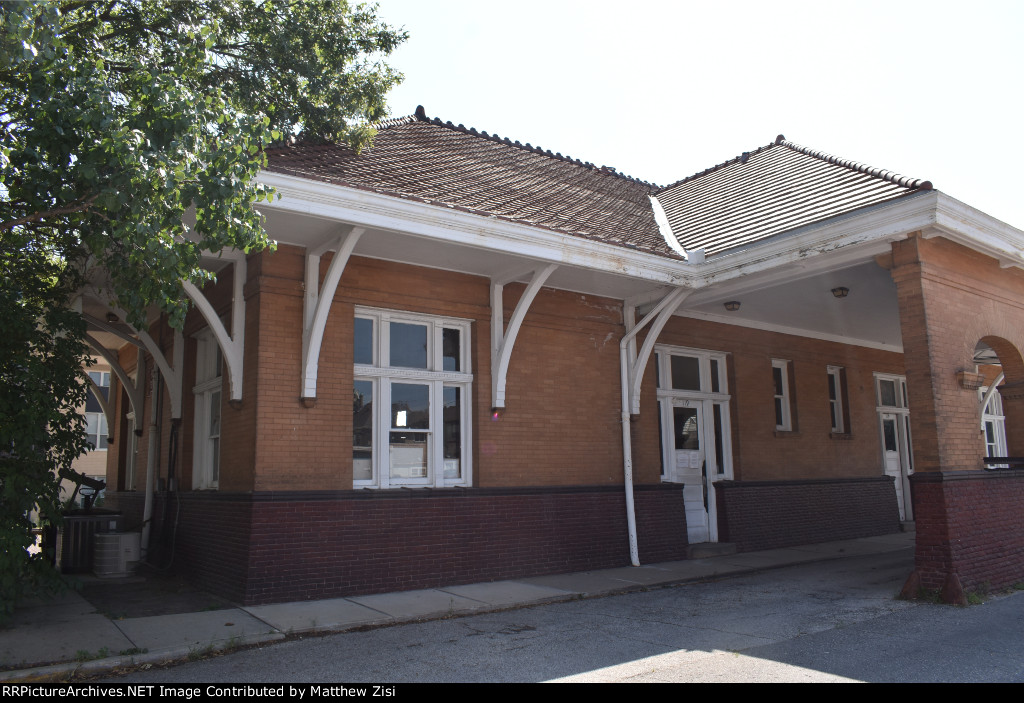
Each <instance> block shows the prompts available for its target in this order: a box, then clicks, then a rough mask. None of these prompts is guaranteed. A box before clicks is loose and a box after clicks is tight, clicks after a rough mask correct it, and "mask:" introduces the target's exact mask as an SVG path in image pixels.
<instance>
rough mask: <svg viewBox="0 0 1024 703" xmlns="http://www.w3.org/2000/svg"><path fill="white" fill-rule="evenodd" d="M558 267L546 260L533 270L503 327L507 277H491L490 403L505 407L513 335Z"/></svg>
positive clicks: (514, 335)
mask: <svg viewBox="0 0 1024 703" xmlns="http://www.w3.org/2000/svg"><path fill="white" fill-rule="evenodd" d="M557 268H558V265H557V264H549V265H548V266H545V267H544V268H543V269H541V270H539V271H534V272H533V277H532V278H531V279H530V283H529V284H528V285H527V286H526V290H525V291H523V295H522V297H521V298H519V302H518V303H516V309H515V311H514V312H513V313H512V317H511V319H509V322H508V330H506V329H505V322H504V317H505V308H504V302H503V298H502V292H503V291H504V287H505V283H506V282H508V281H507V279H492V280H491V407H492V408H503V407H505V381H506V378H507V377H508V362H509V359H510V358H511V357H512V349H513V347H515V344H516V336H518V334H519V328H520V327H521V326H522V324H523V318H525V317H526V311H527V310H529V309H530V305H531V304H532V303H533V299H534V298H536V297H537V293H538V292H539V291H540V289H541V287H542V286H543V285H544V282H545V281H547V280H548V277H549V276H550V275H551V274H552V273H554V271H555V269H557Z"/></svg>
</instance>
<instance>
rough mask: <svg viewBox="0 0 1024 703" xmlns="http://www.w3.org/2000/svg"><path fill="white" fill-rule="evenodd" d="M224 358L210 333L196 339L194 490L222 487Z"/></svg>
mask: <svg viewBox="0 0 1024 703" xmlns="http://www.w3.org/2000/svg"><path fill="white" fill-rule="evenodd" d="M223 370H224V358H223V356H221V351H220V346H218V344H217V340H216V339H214V337H213V334H212V333H211V332H210V331H209V330H204V331H203V332H201V333H200V334H199V335H198V336H197V338H196V385H195V386H193V387H192V394H193V396H194V397H195V403H196V405H195V409H196V413H195V442H194V454H193V464H192V487H193V488H199V489H202V488H217V487H218V486H219V485H220V437H221V409H222V401H223V398H222V396H223V391H224V379H223Z"/></svg>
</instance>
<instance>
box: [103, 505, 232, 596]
mask: <svg viewBox="0 0 1024 703" xmlns="http://www.w3.org/2000/svg"><path fill="white" fill-rule="evenodd" d="M108 495H109V494H108ZM168 495H169V494H167V493H158V494H157V495H156V496H154V502H153V523H152V527H151V529H150V550H149V557H148V559H147V561H148V563H149V564H151V565H152V566H154V567H156V568H169V569H172V570H174V571H177V572H179V573H183V574H185V575H187V576H188V577H189V579H192V580H194V581H195V582H196V583H197V584H200V585H201V586H203V587H204V588H207V589H209V590H210V591H211V592H213V593H216V594H217V595H220V596H222V597H224V598H227V599H229V600H232V601H234V602H237V603H241V602H243V601H244V599H245V586H246V582H247V575H248V572H249V550H250V535H249V531H250V526H251V523H252V504H251V502H250V499H249V497H248V496H245V495H244V494H226V493H225V494H222V493H217V492H214V491H183V492H178V493H173V494H170V502H168ZM110 504H111V505H112V506H114V508H115V509H116V510H120V511H121V512H122V513H124V515H125V522H124V525H125V529H126V530H129V531H141V530H142V514H143V494H142V493H141V492H135V493H120V494H114V495H111V496H110Z"/></svg>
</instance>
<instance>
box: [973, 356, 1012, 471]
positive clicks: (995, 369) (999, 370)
mask: <svg viewBox="0 0 1024 703" xmlns="http://www.w3.org/2000/svg"><path fill="white" fill-rule="evenodd" d="M974 364H975V368H976V370H977V372H978V373H979V374H981V376H982V380H981V386H980V388H979V389H978V412H979V416H978V417H979V429H980V433H981V439H982V443H983V452H984V454H983V456H985V457H986V466H988V467H990V468H1004V467H1006V466H1007V465H1008V462H1005V461H1004V462H998V461H991V460H992V459H995V458H1005V457H1021V456H1024V428H1021V422H1022V421H1024V358H1022V357H1021V354H1020V351H1019V350H1018V349H1017V347H1016V346H1014V345H1013V344H1012V343H1011V342H1008V341H1007V340H1005V339H1003V338H1001V337H983V338H982V339H981V340H980V341H979V342H978V344H977V345H975V348H974Z"/></svg>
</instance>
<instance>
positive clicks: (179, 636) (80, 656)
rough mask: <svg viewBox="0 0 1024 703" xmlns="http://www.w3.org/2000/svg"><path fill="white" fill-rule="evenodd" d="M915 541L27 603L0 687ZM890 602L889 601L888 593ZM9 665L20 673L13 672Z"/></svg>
mask: <svg viewBox="0 0 1024 703" xmlns="http://www.w3.org/2000/svg"><path fill="white" fill-rule="evenodd" d="M913 546H914V533H913V532H901V533H896V534H892V535H884V536H881V537H868V538H863V539H856V540H847V541H842V542H828V543H823V544H813V545H805V546H800V547H792V548H788V549H775V550H770V551H763V552H747V553H743V554H731V555H728V556H717V557H709V558H704V559H689V560H684V561H674V562H666V563H661V564H649V565H644V566H640V567H621V568H617V569H604V570H599V571H585V572H579V573H570V574H559V575H554V576H540V577H537V578H529V579H522V580H517V581H498V582H490V583H478V584H472V585H464V586H450V587H445V588H434V589H426V590H421V591H404V592H399V593H385V594H376V595H368V596H353V597H349V598H335V599H329V600H317V601H297V602H293V603H278V604H274V605H260V606H251V607H234V608H228V609H223V610H212V611H200V612H192V613H180V614H175V615H159V616H151V617H138V618H124V619H117V620H112V619H110V618H108V617H107V616H105V615H102V614H99V613H97V612H96V609H95V608H94V607H93V606H92V605H90V604H89V603H88V602H87V601H86V600H85V599H84V598H83V597H82V596H81V595H79V594H78V593H75V592H67V593H65V594H63V595H62V596H60V597H59V598H57V599H56V600H46V601H43V600H39V601H36V602H32V603H26V604H24V605H23V606H22V607H19V609H18V610H17V611H16V613H15V615H14V618H13V619H12V621H11V622H10V623H9V624H8V625H7V626H6V627H4V628H3V629H0V666H2V667H4V668H7V669H8V670H7V671H0V680H2V681H26V680H48V679H66V678H68V677H70V676H71V675H72V674H74V673H76V672H90V673H98V672H103V671H109V670H111V669H114V668H116V667H123V666H131V665H136V664H143V663H164V662H168V661H173V660H176V659H188V658H195V657H199V656H202V655H203V654H205V653H208V652H210V651H214V650H218V649H231V648H234V647H237V646H241V645H249V644H259V643H269V642H274V641H277V640H282V639H284V638H286V637H287V636H289V635H297V634H303V633H314V632H340V631H345V630H350V629H353V628H359V627H366V626H380V625H392V624H396V623H403V622H415V621H421V620H432V619H440V618H446V617H451V616H455V615H466V614H476V613H482V612H487V611H494V610H503V609H506V608H514V607H521V606H527V605H533V604H537V603H550V602H556V601H565V600H575V599H578V598H591V597H597V596H604V595H611V594H616V593H624V592H627V591H634V590H641V589H646V588H653V587H660V586H669V585H673V584H680V583H687V582H693V581H702V580H710V579H718V578H725V577H729V576H736V575H739V574H744V573H750V572H753V571H760V570H764V569H775V568H780V567H784V566H791V565H795V564H804V563H808V562H815V561H825V560H830V559H842V558H845V557H854V556H865V555H871V554H888V553H890V552H894V551H901V550H908V551H911V550H912V549H913ZM893 595H894V596H895V594H893ZM11 667H18V668H17V669H13V668H11Z"/></svg>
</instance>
